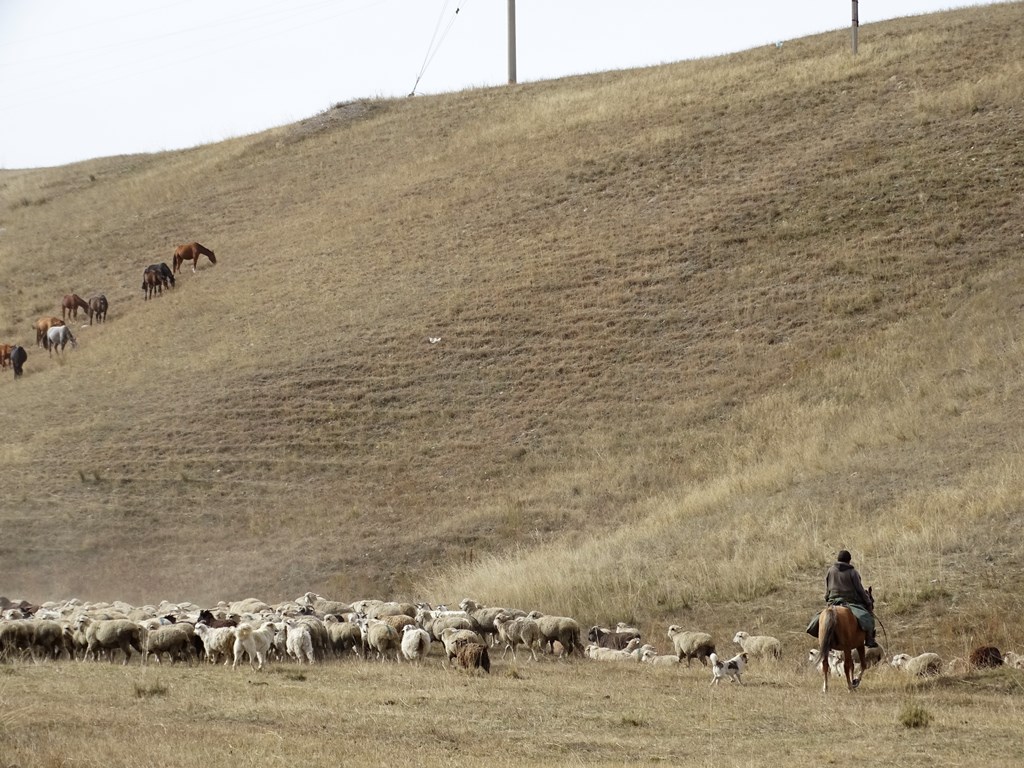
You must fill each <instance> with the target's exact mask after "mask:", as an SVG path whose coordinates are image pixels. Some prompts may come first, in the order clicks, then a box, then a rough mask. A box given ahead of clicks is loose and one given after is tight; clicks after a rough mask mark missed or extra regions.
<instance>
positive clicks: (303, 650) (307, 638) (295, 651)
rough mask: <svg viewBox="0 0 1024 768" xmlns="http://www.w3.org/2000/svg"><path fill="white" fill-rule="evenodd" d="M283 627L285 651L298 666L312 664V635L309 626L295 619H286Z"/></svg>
mask: <svg viewBox="0 0 1024 768" xmlns="http://www.w3.org/2000/svg"><path fill="white" fill-rule="evenodd" d="M284 627H285V650H286V651H287V652H288V655H289V656H291V657H292V658H293V659H295V661H297V662H298V663H299V664H302V663H307V664H312V663H313V635H312V633H311V632H310V630H309V625H307V624H305V623H304V622H301V621H297V620H296V619H288V620H287V621H286V622H285V623H284Z"/></svg>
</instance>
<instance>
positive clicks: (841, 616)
mask: <svg viewBox="0 0 1024 768" xmlns="http://www.w3.org/2000/svg"><path fill="white" fill-rule="evenodd" d="M864 640H865V635H864V630H863V629H861V628H860V624H858V623H857V617H856V616H855V615H854V614H853V611H851V610H850V609H849V608H847V607H846V606H845V605H830V606H828V607H826V608H825V609H824V610H822V612H821V614H819V616H818V654H819V658H820V659H821V674H822V675H823V676H824V677H825V682H824V683H823V684H822V687H821V690H822V693H827V692H828V671H829V670H828V667H829V664H828V652H829V651H831V650H832V649H833V648H834V649H835V650H837V651H842V652H843V672H844V673H845V675H846V687H847V689H848V690H851V691H852V690H854V689H855V688H856V687H857V686H858V685H860V678H856V677H854V676H853V653H852V651H853V649H855V648H856V649H857V653H859V654H860V669H861V675H863V674H864V671H865V670H867V668H868V664H869V662H868V659H867V656H866V654H865V653H864Z"/></svg>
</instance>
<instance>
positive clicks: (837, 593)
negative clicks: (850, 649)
mask: <svg viewBox="0 0 1024 768" xmlns="http://www.w3.org/2000/svg"><path fill="white" fill-rule="evenodd" d="M850 559H851V558H850V553H849V552H847V551H846V550H845V549H844V550H841V551H840V552H839V554H838V555H836V562H835V563H833V564H832V567H831V568H829V569H828V573H827V574H825V602H826V603H828V604H829V605H846V606H850V607H851V608H852V609H853V610H854V613H857V614H860V613H861V612H866V616H864V617H862V616H861V615H858V616H857V619H858V621H860V620H862V619H866V621H865V623H868V624H870V625H871V626H870V627H869V628H868V627H865V628H864V635H865V639H864V645H866V646H867V647H869V648H873V647H875V646H876V645H877V643H876V642H875V621H874V616H873V611H874V609H875V601H874V599H873V598H872V597H871V595H870V594H868V592H867V590H865V589H864V585H863V584H862V583H861V580H860V574H859V573H857V569H856V568H854V567H853V565H851V564H850ZM857 608H860V609H861V611H857V610H856V609H857ZM861 626H862V627H863V624H862V625H861Z"/></svg>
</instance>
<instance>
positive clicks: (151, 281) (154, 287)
mask: <svg viewBox="0 0 1024 768" xmlns="http://www.w3.org/2000/svg"><path fill="white" fill-rule="evenodd" d="M166 284H167V280H166V279H165V278H164V276H163V275H162V274H161V273H160V272H159V270H158V269H157V268H155V267H146V271H145V272H143V273H142V290H143V292H144V293H145V296H144V297H143V299H149V298H152V297H153V296H154V295H155V294H157V293H163V292H164V286H165V285H166Z"/></svg>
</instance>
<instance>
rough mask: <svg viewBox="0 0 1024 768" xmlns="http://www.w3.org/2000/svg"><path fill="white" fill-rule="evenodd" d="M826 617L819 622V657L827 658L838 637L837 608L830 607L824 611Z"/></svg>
mask: <svg viewBox="0 0 1024 768" xmlns="http://www.w3.org/2000/svg"><path fill="white" fill-rule="evenodd" d="M822 614H824V617H823V618H821V619H820V620H819V623H818V653H819V654H820V655H819V658H821V659H827V658H828V652H829V651H830V650H831V649H832V646H833V644H834V643H835V639H836V609H835V608H832V607H829V608H826V609H825V610H824V611H822Z"/></svg>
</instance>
